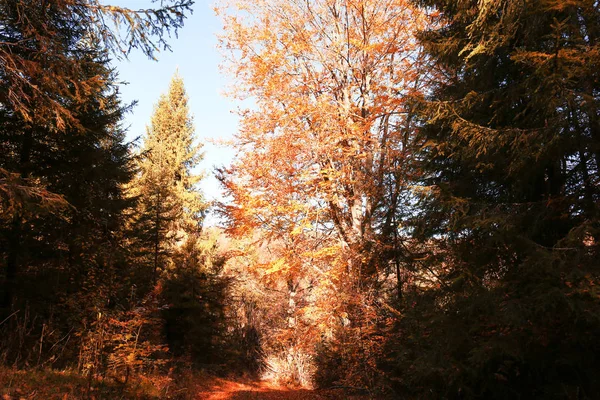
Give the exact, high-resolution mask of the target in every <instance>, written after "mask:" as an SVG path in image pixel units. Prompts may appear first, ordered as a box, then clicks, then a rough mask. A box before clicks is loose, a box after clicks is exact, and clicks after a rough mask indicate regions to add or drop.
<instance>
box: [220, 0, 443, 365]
mask: <svg viewBox="0 0 600 400" xmlns="http://www.w3.org/2000/svg"><path fill="white" fill-rule="evenodd" d="M217 12H218V13H219V14H221V15H222V18H223V21H224V25H225V29H224V32H225V33H224V34H223V35H222V37H221V48H222V50H223V51H224V52H225V54H226V57H227V60H228V61H227V64H226V67H227V68H228V69H229V71H230V73H231V74H232V75H234V76H235V77H236V79H237V80H236V83H235V85H234V87H233V89H232V92H231V95H232V96H233V97H236V98H239V99H247V100H248V101H252V102H253V103H254V104H253V106H252V107H250V108H248V109H245V110H242V111H241V128H240V130H239V132H238V134H237V136H236V138H235V140H234V141H233V143H232V145H233V146H234V148H235V149H236V150H237V159H236V161H235V162H234V163H233V164H232V166H231V167H230V168H228V169H224V170H222V171H220V172H221V174H220V180H221V182H222V183H223V185H224V187H225V188H226V190H227V192H228V194H229V195H230V196H231V200H232V201H231V202H230V203H229V204H227V205H225V206H224V211H225V214H226V215H227V217H228V218H229V233H231V234H234V235H238V236H244V235H247V236H249V235H255V234H256V232H260V235H262V238H263V240H265V241H267V242H271V243H277V246H274V249H273V257H272V258H271V259H270V260H269V262H268V263H266V264H264V265H262V266H261V269H262V271H263V273H264V274H265V275H267V276H268V277H270V279H271V282H273V281H274V278H275V277H279V279H280V280H281V281H284V282H288V287H289V289H288V291H289V293H288V297H289V303H290V307H289V310H288V315H289V316H290V317H289V321H290V323H289V324H288V328H289V329H288V330H287V331H284V332H287V334H288V336H287V338H286V337H285V335H283V336H281V337H280V339H281V341H285V342H286V343H288V346H289V348H288V350H287V351H288V352H289V351H291V350H292V349H296V348H297V347H298V346H300V347H302V346H305V347H311V346H312V345H314V344H315V343H317V342H318V341H320V340H321V338H323V337H325V338H327V337H329V338H331V337H332V335H333V334H334V332H335V330H336V327H340V328H344V329H345V327H347V326H349V325H351V326H352V327H356V326H361V325H360V324H363V322H364V321H362V320H361V318H362V317H361V314H363V313H364V312H365V311H364V310H363V311H361V310H358V309H357V308H356V307H355V306H354V305H353V303H360V305H361V306H363V307H366V308H369V307H371V305H370V304H367V303H369V302H370V301H373V299H370V300H368V301H366V302H365V301H362V300H361V299H362V297H360V294H359V291H357V289H358V288H361V287H362V288H364V287H366V286H367V282H370V281H372V280H377V279H379V277H378V275H379V274H380V273H381V269H383V268H385V269H387V268H388V267H389V266H388V261H389V260H390V258H391V257H389V256H382V254H383V253H384V252H388V253H390V252H391V251H390V249H389V247H390V240H389V239H390V237H393V236H394V235H396V236H397V232H398V229H399V225H400V221H398V219H397V215H398V213H399V212H398V209H399V208H401V207H403V206H404V204H405V203H408V202H409V198H410V196H411V194H410V187H409V182H410V181H411V179H412V178H413V176H412V174H414V173H417V171H414V170H413V169H412V164H413V163H412V160H411V157H412V156H413V152H412V149H414V148H415V146H418V143H417V142H416V134H415V132H416V127H415V121H414V110H413V107H412V104H413V101H412V100H414V98H415V97H420V96H422V94H423V92H424V91H425V90H426V88H427V87H428V85H429V82H430V79H431V77H430V74H431V72H430V68H429V65H428V60H427V59H426V57H425V56H424V53H423V52H422V50H421V48H420V47H419V46H418V44H417V40H416V38H415V33H416V32H417V31H418V30H421V29H423V28H424V27H425V25H426V23H427V16H426V15H425V14H424V13H423V12H422V11H421V10H419V9H417V8H415V7H414V6H413V5H412V4H411V2H409V1H407V0H382V1H373V0H347V1H339V0H318V1H309V2H306V1H296V0H287V1H276V0H237V1H232V2H231V3H229V4H223V5H221V6H220V7H218V8H217ZM392 246H394V250H393V251H399V250H397V248H396V244H393V245H392ZM398 247H399V246H398ZM386 257H387V258H386ZM380 260H384V261H380ZM303 282H308V283H306V284H304V283H303ZM292 287H293V288H294V289H292ZM296 288H300V289H302V290H303V291H304V292H303V294H302V295H300V294H299V291H298V290H296ZM284 290H285V289H284ZM347 311H348V312H349V311H352V313H354V314H353V315H349V314H348V313H347ZM369 318H371V317H369ZM373 318H374V317H373ZM357 324H358V325H357ZM290 331H292V332H293V333H290ZM290 335H291V336H292V337H290ZM361 335H363V336H364V330H363V331H362V333H361ZM301 350H302V349H301ZM284 356H285V355H284Z"/></svg>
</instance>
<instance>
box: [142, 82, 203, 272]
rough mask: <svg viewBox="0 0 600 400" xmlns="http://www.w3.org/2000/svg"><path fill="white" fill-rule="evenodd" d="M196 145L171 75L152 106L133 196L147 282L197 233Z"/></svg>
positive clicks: (198, 157) (182, 93)
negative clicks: (143, 245)
mask: <svg viewBox="0 0 600 400" xmlns="http://www.w3.org/2000/svg"><path fill="white" fill-rule="evenodd" d="M200 148H201V145H200V144H196V143H195V138H194V127H193V124H192V117H191V116H190V113H189V107H188V97H187V94H186V92H185V88H184V85H183V80H182V79H181V77H180V76H179V74H178V73H176V74H175V75H174V76H173V78H172V79H171V83H170V86H169V90H168V92H167V94H166V95H162V96H161V97H160V99H159V101H158V103H157V104H156V106H155V109H154V114H153V115H152V121H151V125H150V126H149V127H148V128H147V136H146V138H145V139H144V145H143V148H142V153H141V160H140V164H139V178H138V180H137V182H136V183H135V192H136V194H137V195H138V196H139V197H140V213H139V218H138V220H137V222H136V224H137V227H138V229H139V232H140V235H141V238H142V240H143V241H145V243H146V247H147V246H148V245H150V247H151V249H148V248H147V252H146V256H148V255H149V254H152V260H151V264H152V271H153V273H152V281H153V282H156V279H157V274H158V272H159V271H160V270H161V269H164V268H165V267H166V264H167V262H168V257H166V256H168V255H169V254H171V253H172V251H173V249H174V248H175V247H176V245H177V244H178V243H181V241H182V240H183V239H184V238H185V236H188V235H191V236H194V235H197V234H198V233H199V232H200V228H201V223H202V218H203V214H204V211H205V209H206V205H205V202H204V200H203V197H202V195H201V193H200V191H199V189H198V186H197V183H198V182H199V181H200V179H201V178H202V176H201V175H197V174H194V171H193V170H194V168H195V167H196V166H197V165H198V163H199V162H200V160H201V159H202V153H200Z"/></svg>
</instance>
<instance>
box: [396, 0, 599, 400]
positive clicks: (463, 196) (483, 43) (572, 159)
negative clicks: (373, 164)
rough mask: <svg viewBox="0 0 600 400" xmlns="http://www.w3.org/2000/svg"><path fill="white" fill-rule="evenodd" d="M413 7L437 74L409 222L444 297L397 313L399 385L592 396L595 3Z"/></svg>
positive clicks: (468, 394)
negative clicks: (426, 249) (431, 25)
mask: <svg viewBox="0 0 600 400" xmlns="http://www.w3.org/2000/svg"><path fill="white" fill-rule="evenodd" d="M420 3H421V4H422V5H424V6H426V7H428V9H429V10H435V13H432V16H434V17H436V18H438V23H439V25H438V26H439V29H433V30H430V31H427V32H424V33H423V34H422V36H421V39H422V44H423V45H424V46H425V48H426V49H427V51H428V53H429V56H430V57H432V59H433V60H435V61H436V62H437V63H438V65H439V66H440V67H442V68H443V69H444V71H445V77H446V79H445V80H444V81H442V82H440V85H439V86H438V88H437V89H436V90H435V91H434V92H432V96H431V98H430V99H429V100H430V101H429V103H428V104H427V105H425V109H424V111H425V112H424V114H423V122H424V123H425V126H424V127H423V129H422V132H423V134H424V135H425V136H426V141H427V142H426V143H427V145H426V146H425V147H424V149H423V152H422V157H423V159H424V160H426V163H425V167H424V169H425V171H426V172H425V174H426V175H425V177H424V179H423V181H422V183H423V184H424V185H425V186H426V187H427V189H428V190H426V191H424V192H426V193H427V196H426V197H425V198H424V199H423V202H422V205H423V209H422V213H421V215H420V216H419V218H417V221H416V224H415V225H416V226H417V227H418V228H419V229H418V232H420V234H421V235H422V239H423V241H424V242H426V243H429V244H430V245H431V244H434V243H435V244H436V246H435V249H434V251H431V253H430V256H429V257H424V259H423V261H422V263H421V265H423V266H424V267H427V268H429V269H428V271H434V272H436V273H437V274H438V278H439V281H438V285H439V289H438V290H429V291H427V293H428V295H427V296H424V298H421V299H420V302H417V303H415V304H418V306H416V307H415V308H412V307H408V308H407V312H409V313H411V314H412V316H413V317H414V319H412V318H405V319H404V321H403V323H402V327H401V329H402V330H403V331H405V332H406V331H408V332H412V333H411V334H408V335H405V337H406V339H405V340H400V343H399V344H398V347H397V349H399V348H402V351H401V352H398V353H397V354H398V355H399V356H398V358H397V360H396V362H397V364H396V365H397V366H401V367H400V369H399V371H398V375H400V376H403V378H402V380H403V381H404V383H406V386H405V388H411V389H412V390H417V391H420V390H423V389H425V388H426V389H425V390H427V392H428V393H430V392H431V393H435V391H436V390H437V391H438V392H437V395H436V394H433V395H432V396H433V397H444V398H516V397H521V398H545V399H549V398H592V397H593V396H594V394H593V393H598V388H599V386H598V385H599V384H600V381H598V377H597V374H596V372H595V371H597V370H598V368H599V367H600V365H599V364H598V362H597V360H598V359H599V358H598V354H599V352H600V347H599V346H598V343H597V341H596V340H594V339H593V338H594V337H595V336H596V335H597V334H598V333H599V332H600V323H599V322H598V318H597V317H598V315H599V314H600V302H599V301H598V296H597V295H593V294H592V293H597V290H598V288H597V284H598V282H599V280H598V279H599V273H598V271H599V266H600V265H599V263H598V260H599V258H598V256H599V254H598V253H599V247H598V235H599V231H598V228H599V225H598V224H599V220H598V211H599V199H600V197H599V193H598V185H597V183H598V179H599V178H600V176H599V174H598V172H599V170H598V165H599V164H598V162H599V161H600V160H599V159H598V153H597V149H598V146H599V145H600V142H599V137H598V126H599V125H598V116H599V115H600V108H599V105H600V103H599V92H598V87H599V80H598V78H599V75H598V71H597V65H598V62H599V61H600V59H599V58H598V55H599V54H600V53H599V47H598V45H599V44H598V39H599V37H598V35H599V34H600V31H599V29H598V28H599V25H598V21H600V10H599V9H598V4H597V2H595V1H554V0H541V1H536V2H519V1H510V0H499V1H476V0H473V1H461V2H456V1H448V0H431V1H429V0H428V1H421V2H420ZM413 313H414V314H413ZM584 354H586V355H589V356H584ZM409 371H410V372H409ZM423 393H424V392H423ZM427 396H428V395H425V397H427Z"/></svg>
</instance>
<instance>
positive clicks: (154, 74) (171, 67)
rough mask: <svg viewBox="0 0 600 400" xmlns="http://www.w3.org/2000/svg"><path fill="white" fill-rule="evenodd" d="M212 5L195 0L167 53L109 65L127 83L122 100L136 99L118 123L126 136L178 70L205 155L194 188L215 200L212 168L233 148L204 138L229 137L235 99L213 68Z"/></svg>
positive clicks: (143, 4) (128, 3) (126, 0)
mask: <svg viewBox="0 0 600 400" xmlns="http://www.w3.org/2000/svg"><path fill="white" fill-rule="evenodd" d="M107 3H110V4H114V5H119V6H123V7H128V8H132V9H140V8H149V7H152V6H153V3H152V2H151V1H150V0H120V1H117V0H112V1H108V0H107ZM156 4H157V3H154V6H156ZM213 5H214V0H196V2H195V4H194V6H193V11H194V12H193V14H192V15H190V16H188V19H186V21H185V25H184V27H183V28H182V29H181V30H180V31H179V35H178V36H179V37H178V38H175V37H173V38H171V40H170V41H169V43H170V45H171V48H172V52H168V51H162V52H161V53H158V54H157V58H158V61H153V60H150V59H148V58H147V57H146V56H144V55H143V54H142V53H141V52H140V51H135V50H133V51H132V53H131V55H130V57H129V60H123V61H115V62H114V63H113V65H114V66H115V67H116V68H117V71H118V72H119V78H120V80H121V81H124V82H127V83H128V84H126V85H121V88H120V92H121V98H122V100H123V101H124V102H125V103H129V102H132V101H134V100H137V102H138V104H137V106H136V107H135V108H134V109H133V112H132V113H129V114H128V115H126V117H125V121H124V122H125V125H126V126H129V132H128V136H127V137H128V139H129V140H133V139H134V138H136V137H138V136H142V135H144V134H145V131H146V125H149V123H150V118H151V115H152V110H153V107H154V104H156V102H157V101H158V98H159V96H160V95H161V93H165V92H166V91H167V89H168V86H169V82H170V80H171V77H172V76H173V74H174V73H175V71H176V70H179V75H180V76H181V77H182V78H183V81H184V84H185V87H186V90H187V93H188V96H189V107H190V112H191V114H192V115H193V118H194V125H195V128H196V135H197V137H198V139H199V140H200V141H201V142H202V143H204V147H203V150H204V153H205V154H204V160H203V162H202V163H201V165H200V169H202V170H204V172H205V173H206V175H207V177H206V178H205V179H204V180H203V181H202V182H201V184H200V186H201V189H202V191H203V192H204V194H205V196H206V198H207V199H208V200H214V199H217V200H220V199H221V189H220V187H219V184H218V182H217V180H216V179H215V178H214V174H213V168H214V167H215V166H220V165H228V164H229V163H230V162H231V160H232V158H233V151H232V150H231V149H230V148H226V147H224V146H216V145H215V144H213V143H211V142H210V141H211V140H218V139H225V140H227V139H231V137H232V135H233V134H234V133H235V132H236V130H237V123H238V117H237V115H236V114H234V113H232V111H233V110H235V109H236V107H237V105H236V103H235V102H234V101H233V100H229V99H227V98H226V97H225V96H224V94H223V93H224V91H225V89H226V88H227V85H228V82H229V81H228V79H227V77H226V76H225V75H224V74H222V73H221V72H220V70H219V65H220V63H221V61H222V57H221V55H220V53H219V51H218V50H217V38H216V33H218V32H219V31H220V29H221V22H220V20H219V18H218V17H217V16H216V15H215V13H214V11H213ZM216 222H217V220H216V218H215V217H214V216H209V218H207V221H206V222H205V223H206V224H207V225H213V224H215V223H216Z"/></svg>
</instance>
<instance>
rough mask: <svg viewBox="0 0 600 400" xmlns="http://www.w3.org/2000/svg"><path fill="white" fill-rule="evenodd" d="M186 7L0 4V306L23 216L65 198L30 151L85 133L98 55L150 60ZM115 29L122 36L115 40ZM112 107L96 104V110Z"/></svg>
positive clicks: (78, 0)
mask: <svg viewBox="0 0 600 400" xmlns="http://www.w3.org/2000/svg"><path fill="white" fill-rule="evenodd" d="M191 4H192V2H191V1H184V0H182V1H174V2H171V3H169V4H165V5H164V6H163V7H161V8H157V9H154V10H139V11H132V10H129V9H126V8H120V7H114V6H108V5H103V4H100V3H99V2H98V1H95V0H90V1H88V0H60V1H52V2H47V1H42V2H29V1H0V18H1V21H2V24H0V25H1V27H0V36H1V41H0V59H1V60H2V63H0V64H1V66H0V80H1V82H2V84H1V85H0V87H1V88H0V104H1V106H2V107H1V108H2V113H3V118H4V119H3V127H2V129H3V130H4V132H5V133H8V134H7V135H5V136H4V138H3V139H4V140H3V142H2V144H1V146H2V148H3V150H4V151H5V153H4V154H5V158H4V160H3V162H2V164H0V176H2V178H1V179H0V195H1V196H2V203H1V204H2V205H1V207H2V208H0V213H1V214H0V217H1V218H2V223H3V241H4V243H5V244H6V247H4V248H5V249H6V252H5V253H4V257H3V260H4V261H5V264H6V274H5V284H4V288H5V291H4V292H5V296H4V300H3V306H4V307H5V308H8V307H9V306H10V303H11V301H12V299H11V295H10V293H12V286H13V284H14V280H15V277H16V276H17V273H18V270H19V263H20V261H19V259H20V258H21V257H23V255H24V254H26V253H27V251H25V249H26V248H25V247H24V246H23V245H22V244H21V242H22V241H23V240H22V239H23V238H22V237H21V235H22V233H23V231H24V226H23V222H24V218H26V214H27V213H28V212H31V211H33V215H34V217H35V216H36V215H38V214H39V213H41V212H43V211H56V210H57V209H58V208H64V206H65V201H64V198H63V196H61V195H60V194H58V193H53V192H51V191H49V190H47V188H46V187H45V182H44V180H45V176H44V175H43V174H42V175H40V176H36V175H35V174H34V172H36V171H34V168H35V166H38V165H39V162H40V160H36V159H34V152H35V151H36V149H38V150H39V148H43V147H44V146H46V145H47V144H48V143H50V142H52V141H54V140H58V141H60V139H62V137H60V136H57V137H53V136H52V135H60V134H67V135H74V136H73V138H76V137H77V136H76V135H85V134H90V130H89V127H88V126H86V124H84V123H83V122H82V121H81V120H80V117H82V116H85V115H90V111H89V109H88V107H89V106H90V99H96V100H103V96H104V93H103V92H104V91H105V90H106V87H107V85H110V80H109V78H108V75H107V74H106V73H105V72H104V71H105V70H104V69H102V68H100V69H98V68H97V67H96V63H97V58H96V56H98V54H101V53H102V52H103V51H107V52H109V53H112V54H116V55H117V56H118V57H120V56H123V55H127V53H128V52H129V51H130V50H131V49H132V48H134V47H140V48H141V49H142V50H143V51H144V52H145V53H146V54H147V55H149V56H152V54H153V53H154V51H156V50H158V48H159V47H158V46H159V45H163V46H167V45H166V42H165V38H166V36H167V35H168V34H169V33H170V31H171V29H173V30H175V31H176V30H177V29H178V28H180V27H181V26H182V23H183V19H184V18H185V13H186V12H187V11H189V10H190V7H191ZM118 28H125V31H126V32H127V34H126V35H125V36H120V35H119V34H118V31H119V29H118ZM113 106H114V104H108V105H107V104H105V103H103V101H99V102H98V103H97V107H98V108H99V109H100V110H102V109H103V108H104V107H109V108H110V107H113ZM111 111H112V110H111ZM90 140H91V141H93V140H94V139H90ZM53 150H56V151H57V152H58V153H60V148H57V149H53ZM87 167H90V165H87Z"/></svg>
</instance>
